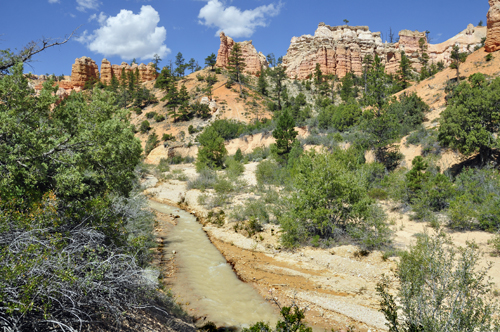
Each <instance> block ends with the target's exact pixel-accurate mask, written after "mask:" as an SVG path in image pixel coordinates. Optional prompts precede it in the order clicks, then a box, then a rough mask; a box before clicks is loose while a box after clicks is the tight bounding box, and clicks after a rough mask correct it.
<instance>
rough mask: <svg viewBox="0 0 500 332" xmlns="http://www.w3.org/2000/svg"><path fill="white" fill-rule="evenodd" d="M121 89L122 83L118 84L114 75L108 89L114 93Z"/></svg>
mask: <svg viewBox="0 0 500 332" xmlns="http://www.w3.org/2000/svg"><path fill="white" fill-rule="evenodd" d="M119 87H120V82H118V79H117V78H116V76H115V75H112V76H111V82H109V86H108V89H109V90H111V91H113V92H117V91H118V88H119Z"/></svg>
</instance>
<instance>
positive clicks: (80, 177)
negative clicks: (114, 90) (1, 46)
mask: <svg viewBox="0 0 500 332" xmlns="http://www.w3.org/2000/svg"><path fill="white" fill-rule="evenodd" d="M11 73H12V74H11V75H5V76H3V77H2V78H0V160H1V162H0V174H1V175H0V199H7V200H8V199H13V198H19V199H21V200H26V201H25V202H30V201H32V200H38V199H40V197H41V195H43V194H44V193H45V192H47V191H54V192H55V194H56V195H58V197H61V198H62V197H74V198H75V199H77V198H78V197H82V198H83V197H92V196H94V195H96V194H99V193H103V192H105V191H118V192H122V193H124V194H125V193H127V192H128V191H129V190H130V189H131V188H132V183H133V181H134V179H135V175H134V168H135V165H136V164H137V163H138V162H139V159H140V154H141V146H140V143H139V141H138V140H137V139H136V138H135V137H134V133H133V132H132V130H131V126H130V124H129V122H128V120H127V112H126V111H124V110H120V109H118V107H116V106H114V104H115V103H114V101H115V99H114V97H113V96H112V94H111V93H109V92H106V91H101V90H94V91H93V93H92V95H91V96H88V95H86V94H77V93H73V94H71V95H70V96H68V97H67V98H66V99H64V100H63V101H62V102H61V103H59V105H57V106H55V107H54V108H53V107H52V106H53V104H54V103H55V102H56V98H57V97H56V96H54V95H53V94H52V92H54V88H52V87H51V86H50V85H51V82H50V81H49V82H48V83H47V84H46V85H45V86H44V88H43V89H42V91H41V92H40V95H39V96H36V95H35V94H34V93H33V91H32V90H31V89H30V88H29V86H28V81H27V79H26V78H25V77H24V76H23V67H22V65H15V66H14V67H13V68H12V71H11ZM20 124H22V125H20ZM89 170H92V171H89Z"/></svg>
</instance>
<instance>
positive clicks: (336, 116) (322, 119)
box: [318, 103, 361, 131]
mask: <svg viewBox="0 0 500 332" xmlns="http://www.w3.org/2000/svg"><path fill="white" fill-rule="evenodd" d="M360 119H361V108H360V107H359V106H358V105H357V104H355V103H353V104H340V105H339V106H334V105H329V106H327V107H325V108H323V109H322V110H321V111H320V113H319V115H318V127H319V128H321V129H329V128H331V127H334V128H335V129H337V130H339V131H345V130H347V129H349V128H351V127H353V126H355V125H357V124H358V123H359V120H360Z"/></svg>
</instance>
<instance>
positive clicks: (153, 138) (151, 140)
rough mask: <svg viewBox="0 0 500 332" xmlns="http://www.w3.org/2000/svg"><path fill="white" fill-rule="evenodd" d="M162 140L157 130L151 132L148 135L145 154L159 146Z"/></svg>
mask: <svg viewBox="0 0 500 332" xmlns="http://www.w3.org/2000/svg"><path fill="white" fill-rule="evenodd" d="M159 143H160V140H159V139H158V135H156V133H155V132H153V133H151V134H150V135H149V136H148V140H147V141H146V146H145V148H144V154H145V155H146V156H147V155H148V154H149V153H150V152H151V151H152V150H153V149H154V148H156V147H157V146H158V144H159Z"/></svg>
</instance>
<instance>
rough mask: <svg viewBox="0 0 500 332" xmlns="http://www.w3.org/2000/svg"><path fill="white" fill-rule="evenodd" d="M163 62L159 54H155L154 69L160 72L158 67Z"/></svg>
mask: <svg viewBox="0 0 500 332" xmlns="http://www.w3.org/2000/svg"><path fill="white" fill-rule="evenodd" d="M160 61H161V58H160V56H159V55H158V54H156V53H155V54H154V55H153V63H154V67H155V69H156V71H158V70H160V67H159V66H158V64H159V63H160Z"/></svg>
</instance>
